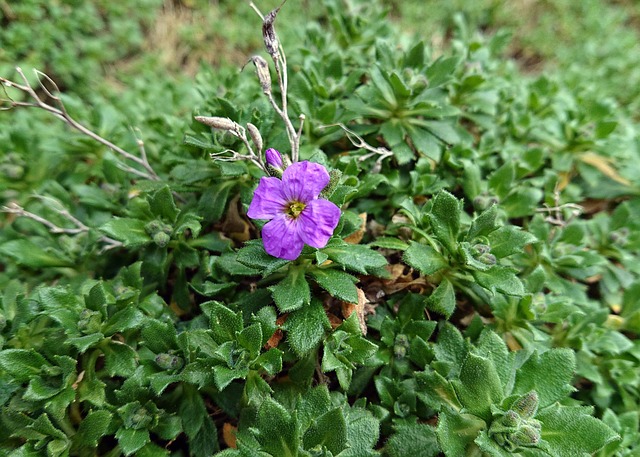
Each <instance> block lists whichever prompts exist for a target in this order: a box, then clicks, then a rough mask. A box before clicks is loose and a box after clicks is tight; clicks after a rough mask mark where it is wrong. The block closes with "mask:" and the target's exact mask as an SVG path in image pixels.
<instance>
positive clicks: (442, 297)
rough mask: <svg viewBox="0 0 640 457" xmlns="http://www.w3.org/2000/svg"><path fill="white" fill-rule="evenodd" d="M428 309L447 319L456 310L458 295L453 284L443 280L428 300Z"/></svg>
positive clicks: (445, 279)
mask: <svg viewBox="0 0 640 457" xmlns="http://www.w3.org/2000/svg"><path fill="white" fill-rule="evenodd" d="M427 308H429V309H430V310H432V311H435V312H436V313H440V314H442V315H443V316H445V317H446V318H447V319H448V318H450V317H451V315H452V314H453V312H454V311H455V309H456V293H455V291H454V289H453V284H451V281H449V280H448V279H447V278H443V279H442V281H441V282H440V284H438V287H436V289H435V290H434V291H433V292H432V293H431V295H429V297H428V298H427Z"/></svg>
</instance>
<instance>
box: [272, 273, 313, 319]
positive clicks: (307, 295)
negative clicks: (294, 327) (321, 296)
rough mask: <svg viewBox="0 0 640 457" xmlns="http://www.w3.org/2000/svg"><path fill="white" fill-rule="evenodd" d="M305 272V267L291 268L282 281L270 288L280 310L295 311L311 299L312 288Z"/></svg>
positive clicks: (283, 311) (284, 311)
mask: <svg viewBox="0 0 640 457" xmlns="http://www.w3.org/2000/svg"><path fill="white" fill-rule="evenodd" d="M304 274H305V270H304V269H303V268H290V269H289V273H288V274H287V276H285V278H284V279H283V280H282V281H280V282H279V283H278V284H277V285H275V286H271V287H270V288H269V290H271V293H272V294H273V301H274V302H275V303H276V305H277V306H278V309H279V310H280V312H282V313H287V312H289V311H294V310H296V309H299V308H302V307H303V306H305V305H308V304H309V302H310V301H311V290H310V289H309V284H308V283H307V280H306V279H305V277H304Z"/></svg>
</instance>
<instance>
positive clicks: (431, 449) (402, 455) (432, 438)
mask: <svg viewBox="0 0 640 457" xmlns="http://www.w3.org/2000/svg"><path fill="white" fill-rule="evenodd" d="M384 450H385V455H388V456H389V457H407V456H420V457H434V456H436V455H438V454H439V453H440V446H439V445H438V439H437V437H436V432H435V430H434V428H433V427H431V426H429V425H427V424H410V425H400V426H398V427H396V431H395V433H394V434H393V435H391V438H389V440H388V441H387V442H386V443H385V445H384ZM460 455H462V454H460Z"/></svg>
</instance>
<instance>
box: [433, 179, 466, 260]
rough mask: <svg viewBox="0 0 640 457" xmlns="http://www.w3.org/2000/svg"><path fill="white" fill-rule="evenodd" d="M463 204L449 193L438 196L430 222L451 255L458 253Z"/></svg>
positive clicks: (441, 193)
mask: <svg viewBox="0 0 640 457" xmlns="http://www.w3.org/2000/svg"><path fill="white" fill-rule="evenodd" d="M461 212H462V202H460V201H459V200H458V199H457V198H456V197H454V196H453V195H451V194H450V193H449V192H447V191H444V190H443V191H441V192H440V193H438V195H436V197H435V199H434V201H433V206H432V208H431V213H430V214H429V220H430V221H431V228H432V229H433V233H434V235H435V236H436V238H437V239H438V241H440V242H441V243H442V244H443V245H444V247H445V248H447V250H448V251H449V252H450V253H455V252H456V251H457V244H458V233H459V231H460V214H461Z"/></svg>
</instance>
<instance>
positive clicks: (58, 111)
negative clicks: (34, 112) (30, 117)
mask: <svg viewBox="0 0 640 457" xmlns="http://www.w3.org/2000/svg"><path fill="white" fill-rule="evenodd" d="M16 71H17V72H18V74H19V75H20V77H21V78H22V80H23V82H24V84H18V83H16V82H14V81H10V80H8V79H6V78H3V77H0V83H1V84H3V85H4V86H6V87H13V88H16V89H18V90H20V91H22V92H24V93H26V94H27V95H28V96H29V97H30V98H31V99H33V100H34V102H20V101H15V100H13V99H11V97H9V96H8V94H7V97H8V99H7V100H5V101H6V102H8V103H9V105H10V107H9V108H5V109H11V108H14V107H27V108H40V109H42V110H44V111H46V112H48V113H51V114H52V115H53V116H55V117H57V118H58V119H60V120H62V121H63V122H65V123H66V124H67V125H69V126H70V127H72V128H74V129H76V130H78V131H79V132H80V133H82V134H83V135H86V136H88V137H89V138H92V139H93V140H95V141H97V142H98V143H101V144H103V145H104V146H106V147H108V148H109V149H111V150H112V151H114V152H115V153H117V154H119V155H121V156H122V157H124V158H125V159H127V160H130V161H132V162H134V163H136V164H138V165H140V166H141V167H142V168H144V170H145V171H141V170H138V169H136V168H133V167H131V166H129V165H126V164H121V167H120V168H122V169H123V170H125V171H127V172H129V173H132V174H134V175H136V176H139V177H141V178H144V179H148V180H150V181H159V180H160V177H159V176H158V175H157V174H156V172H155V171H154V170H153V168H152V167H151V165H150V164H149V161H148V160H147V157H146V154H145V155H144V156H142V157H138V156H136V155H134V154H131V153H130V152H128V151H126V150H124V149H122V148H121V147H119V146H117V145H115V144H113V143H112V142H111V141H109V140H107V139H105V138H103V137H101V136H100V135H98V134H97V133H95V132H93V131H92V130H90V129H88V128H87V127H85V126H84V125H82V124H80V123H79V122H78V121H76V120H75V119H73V118H72V117H71V115H69V113H68V112H67V110H66V108H65V106H64V102H63V101H62V99H61V98H60V97H59V96H57V95H55V93H59V92H60V89H59V88H58V86H57V85H56V83H55V82H54V81H53V80H52V79H51V78H49V77H48V76H47V75H45V74H44V73H42V72H39V71H36V75H37V76H38V82H39V85H40V87H41V89H42V90H43V91H44V92H45V94H46V95H47V97H49V98H51V99H52V100H53V101H54V102H55V103H56V104H57V105H58V107H55V106H53V105H50V104H48V103H46V102H45V101H44V100H42V99H41V98H40V96H39V95H38V94H37V92H36V91H35V90H34V89H33V87H32V86H31V84H30V83H29V80H28V79H27V77H26V76H25V74H24V72H23V71H22V69H21V68H20V67H18V68H16ZM41 78H44V79H45V80H46V82H47V83H49V84H51V85H52V86H53V88H54V90H53V91H52V90H50V89H49V88H48V87H47V86H46V85H45V84H44V83H43V82H42V79H41ZM54 92H55V93H54ZM5 93H6V90H5Z"/></svg>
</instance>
